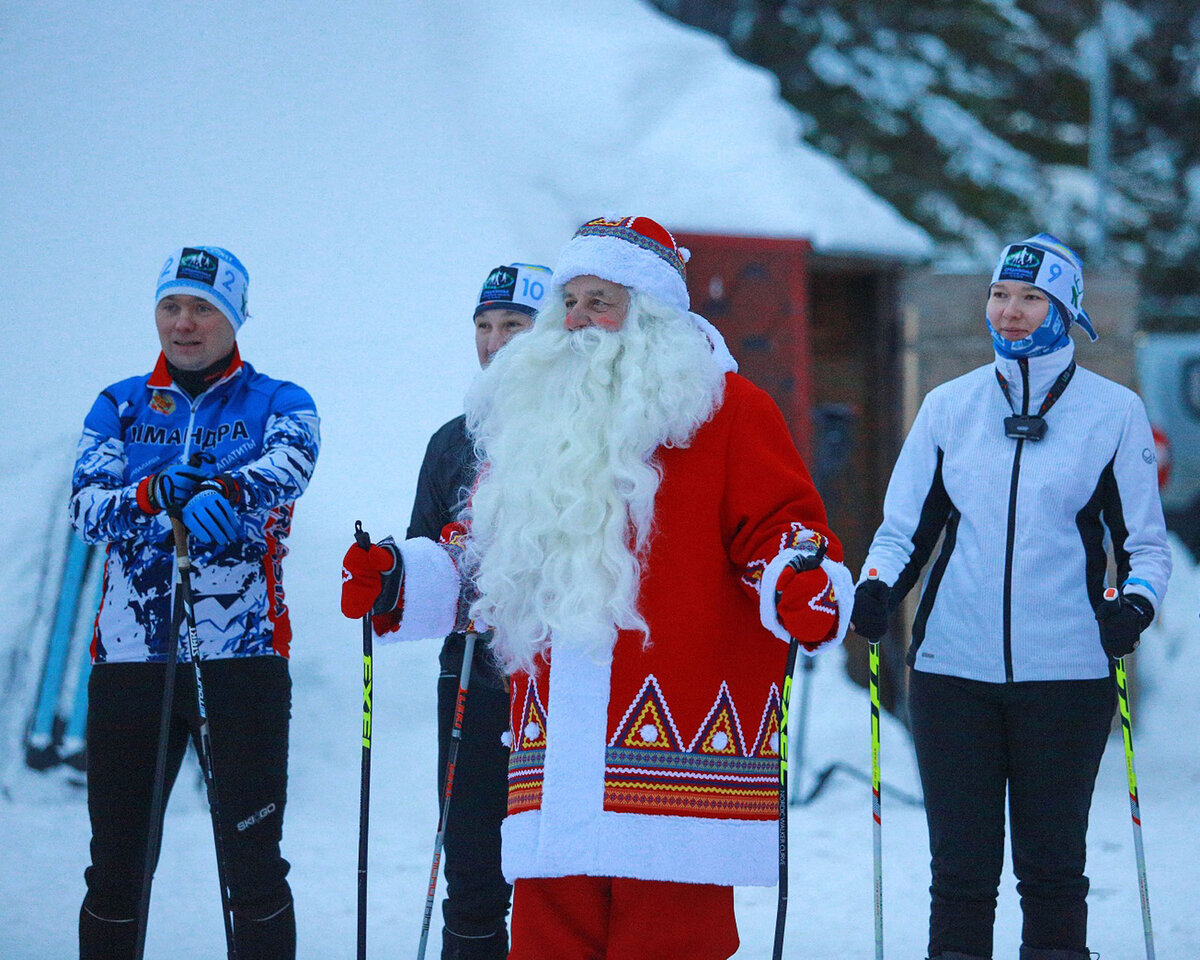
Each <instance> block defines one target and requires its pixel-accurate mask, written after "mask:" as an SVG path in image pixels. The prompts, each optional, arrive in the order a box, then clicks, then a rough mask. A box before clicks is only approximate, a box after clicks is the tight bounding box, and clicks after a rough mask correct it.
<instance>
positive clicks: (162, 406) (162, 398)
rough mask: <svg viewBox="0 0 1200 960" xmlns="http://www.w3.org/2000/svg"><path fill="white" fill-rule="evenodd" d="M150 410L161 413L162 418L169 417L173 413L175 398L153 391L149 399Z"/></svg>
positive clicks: (159, 391)
mask: <svg viewBox="0 0 1200 960" xmlns="http://www.w3.org/2000/svg"><path fill="white" fill-rule="evenodd" d="M150 409H151V410H154V411H155V412H156V413H161V414H162V415H163V416H164V417H169V416H170V415H171V414H173V413H174V412H175V398H174V397H173V396H171V395H170V394H169V393H163V392H162V391H161V390H155V391H154V393H153V395H152V396H151V397H150Z"/></svg>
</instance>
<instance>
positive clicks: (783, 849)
mask: <svg viewBox="0 0 1200 960" xmlns="http://www.w3.org/2000/svg"><path fill="white" fill-rule="evenodd" d="M799 647H800V642H799V641H798V640H797V639H796V638H795V637H792V638H791V640H790V641H788V654H787V666H786V667H785V668H784V673H783V696H782V697H780V701H779V709H780V712H781V714H782V716H781V718H780V723H779V903H778V906H777V908H776V911H775V948H774V949H773V950H772V951H771V957H772V960H780V958H781V957H782V956H783V932H784V929H785V927H786V926H787V901H788V831H787V818H788V790H787V728H788V699H789V698H790V697H791V695H792V671H793V670H795V669H796V654H797V652H798V651H799Z"/></svg>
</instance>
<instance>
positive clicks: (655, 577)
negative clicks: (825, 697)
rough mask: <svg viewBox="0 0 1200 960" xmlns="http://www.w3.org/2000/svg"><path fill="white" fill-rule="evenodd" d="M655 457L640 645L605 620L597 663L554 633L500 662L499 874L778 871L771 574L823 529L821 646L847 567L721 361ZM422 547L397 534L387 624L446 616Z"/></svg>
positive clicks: (771, 406)
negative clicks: (400, 570)
mask: <svg viewBox="0 0 1200 960" xmlns="http://www.w3.org/2000/svg"><path fill="white" fill-rule="evenodd" d="M657 458H658V461H659V463H660V464H661V467H662V482H661V484H660V486H659V489H658V493H657V496H656V499H655V514H654V532H653V534H652V535H651V539H650V546H649V553H648V556H647V558H646V561H645V563H644V564H643V579H642V584H641V590H640V593H639V598H638V606H639V610H640V611H641V613H642V615H643V616H644V617H645V618H646V620H647V622H648V623H649V625H650V639H649V642H648V643H647V642H644V639H643V638H642V636H641V635H639V634H635V633H632V632H628V631H623V632H621V633H620V634H619V635H618V639H617V642H616V646H615V648H614V650H613V656H612V661H611V663H607V662H606V663H597V662H596V661H595V660H594V659H592V658H591V657H589V656H587V655H586V654H582V653H578V652H574V651H571V650H569V649H566V648H557V649H556V648H554V646H553V643H552V644H551V652H550V655H549V657H548V658H547V659H548V661H549V662H548V664H547V663H543V664H542V669H540V670H539V671H538V672H537V674H536V675H535V676H529V675H526V674H523V673H521V674H517V675H515V676H514V677H513V678H512V705H511V714H510V719H511V729H510V731H509V736H510V737H511V743H510V746H511V750H512V752H511V756H510V760H509V801H508V802H509V808H508V809H509V815H508V817H507V819H506V820H505V822H504V827H503V862H504V873H505V876H506V877H507V878H508V879H509V880H510V881H511V880H515V879H517V878H521V877H555V876H569V875H580V874H583V875H591V876H620V877H634V878H639V879H644V880H670V881H677V882H686V883H715V884H724V885H738V884H761V885H771V884H773V883H774V882H775V881H776V879H777V867H778V856H777V844H778V832H777V824H776V820H777V815H778V806H779V800H778V796H779V794H778V790H779V725H780V714H781V711H780V700H779V698H780V688H781V685H782V682H783V671H784V666H785V663H786V654H787V647H786V640H787V633H786V632H785V631H784V630H783V628H782V626H781V625H780V624H779V622H778V620H777V618H776V616H775V609H774V593H775V582H776V580H777V579H778V576H779V573H780V571H781V570H782V569H783V567H784V566H785V565H786V563H787V561H788V560H789V559H790V558H791V557H792V556H793V555H794V554H795V552H796V551H795V547H796V545H797V544H798V543H799V542H800V541H802V540H804V539H807V538H809V537H811V536H812V535H813V533H814V532H815V533H817V534H820V535H822V536H824V537H826V538H828V540H829V552H828V555H827V558H826V560H825V561H824V563H823V566H824V568H825V570H826V572H827V573H828V574H829V576H830V580H831V582H832V585H833V595H834V597H835V598H838V599H840V600H841V602H840V603H839V604H838V624H837V627H836V629H835V630H834V631H833V633H832V634H831V635H830V637H829V638H828V639H827V643H826V646H829V645H833V644H836V643H839V642H840V641H841V639H842V637H843V636H844V635H845V631H846V627H847V625H848V621H849V614H850V607H851V605H852V597H853V580H852V578H851V576H850V574H849V572H848V571H847V570H846V569H845V567H844V566H842V564H841V563H840V560H841V546H840V544H838V542H837V540H836V539H835V538H834V537H833V536H832V534H831V533H830V531H829V529H828V527H827V526H826V520H825V508H824V505H823V504H822V502H821V499H820V497H819V495H818V494H817V491H816V488H815V487H814V486H813V483H812V480H811V478H810V476H809V473H808V470H807V468H806V467H805V465H804V462H803V460H802V459H801V458H800V456H799V454H798V453H797V452H796V449H795V447H794V446H793V445H792V441H791V437H790V436H789V434H788V431H787V426H786V424H785V423H784V420H783V416H782V415H781V414H780V412H779V409H778V407H776V405H775V403H774V402H773V401H772V400H771V399H770V398H769V397H768V396H767V395H766V394H765V393H764V392H763V391H762V390H760V389H758V388H757V387H755V386H753V385H752V384H751V383H750V382H749V381H748V380H746V379H744V378H742V377H740V376H738V375H737V374H728V375H727V377H726V384H725V396H724V400H723V402H722V404H721V406H720V407H719V408H718V410H717V411H716V413H715V414H714V415H713V417H712V419H711V420H709V422H708V423H706V424H705V425H704V426H702V427H701V428H700V429H699V431H697V433H696V435H695V437H694V438H693V439H692V442H691V443H690V444H689V445H688V446H687V447H685V448H663V449H660V450H659V451H658V453H657ZM425 544H428V546H426V545H425ZM425 544H418V542H416V541H407V542H406V543H405V544H404V545H403V548H402V550H403V552H404V554H405V571H406V573H405V577H406V580H405V587H404V607H403V609H404V623H403V625H402V627H401V631H400V633H399V634H391V635H389V636H388V637H386V638H385V639H392V638H400V639H404V638H407V637H415V636H418V635H419V636H438V635H442V634H443V633H445V632H447V631H448V628H449V626H451V625H452V624H450V623H447V621H446V618H447V617H451V616H452V615H453V608H454V602H455V600H456V591H457V579H456V578H457V574H455V573H454V572H453V566H452V565H451V564H449V563H448V561H447V560H446V559H445V555H444V554H443V555H442V557H441V558H439V557H438V556H437V554H436V553H434V552H431V550H430V547H432V546H433V545H432V544H430V543H429V542H428V541H425ZM415 565H420V566H421V569H420V570H419V571H417V570H416V569H415ZM414 573H415V574H416V576H415V577H414ZM447 576H452V577H453V578H454V580H453V582H450V581H448V580H447V579H446V578H447ZM434 627H436V628H437V629H432V628H434ZM801 639H804V640H811V639H817V638H801ZM781 641H785V642H781Z"/></svg>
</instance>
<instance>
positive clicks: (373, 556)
mask: <svg viewBox="0 0 1200 960" xmlns="http://www.w3.org/2000/svg"><path fill="white" fill-rule="evenodd" d="M395 566H396V557H395V555H394V554H393V553H392V551H391V550H389V549H388V548H387V547H381V546H380V545H379V544H377V543H373V544H371V549H369V550H364V549H363V548H362V547H360V546H359V545H358V544H355V545H354V546H352V547H351V548H350V549H349V550H347V551H346V556H345V558H343V560H342V613H343V614H344V615H345V616H347V617H349V618H350V619H351V620H357V619H358V618H359V617H365V616H366V615H367V614H368V613H370V612H371V610H372V608H373V607H374V606H375V601H377V600H378V599H379V595H380V594H381V593H382V592H383V574H385V573H391V572H392V570H393V569H394V568H395Z"/></svg>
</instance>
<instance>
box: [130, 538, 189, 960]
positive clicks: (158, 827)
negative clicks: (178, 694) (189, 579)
mask: <svg viewBox="0 0 1200 960" xmlns="http://www.w3.org/2000/svg"><path fill="white" fill-rule="evenodd" d="M175 551H176V552H175V559H176V567H177V569H179V570H180V571H182V567H181V566H180V564H181V563H187V549H186V547H185V548H184V552H183V559H182V560H180V554H179V542H178V541H176V544H175ZM180 575H181V576H182V573H181V574H180ZM182 626H183V591H182V590H179V589H176V591H175V607H174V610H173V612H172V614H171V635H170V636H169V637H168V638H167V670H166V674H165V675H164V677H163V695H162V711H161V713H160V714H159V721H158V749H157V751H156V754H155V758H154V791H153V793H152V794H151V797H150V822H149V824H148V830H147V834H146V861H145V864H144V866H143V868H142V896H141V899H140V900H139V901H138V932H137V946H136V948H135V949H134V954H133V955H134V957H135V960H142V957H143V955H144V954H145V952H146V925H147V921H148V920H149V917H150V887H151V884H152V883H153V882H154V868H155V866H156V865H157V864H158V855H159V852H160V850H161V847H162V832H163V794H164V792H165V787H164V781H165V780H166V771H167V735H168V732H169V730H170V727H171V711H172V709H173V708H174V704H175V665H176V664H177V663H178V662H179V631H180V629H181V628H182Z"/></svg>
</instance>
